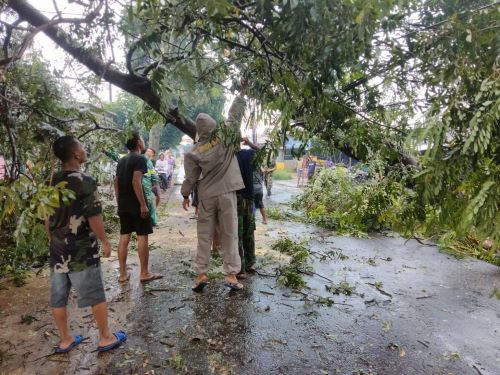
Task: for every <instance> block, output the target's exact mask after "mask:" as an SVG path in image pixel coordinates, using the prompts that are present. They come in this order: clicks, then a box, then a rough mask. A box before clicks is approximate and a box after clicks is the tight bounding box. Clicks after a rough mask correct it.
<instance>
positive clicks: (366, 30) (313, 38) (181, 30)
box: [0, 0, 500, 238]
mask: <svg viewBox="0 0 500 375" xmlns="http://www.w3.org/2000/svg"><path fill="white" fill-rule="evenodd" d="M55 3H57V1H56V2H55ZM77 3H78V4H80V6H81V12H82V17H81V18H77V19H75V18H67V17H66V16H65V15H64V14H62V13H61V12H59V11H57V12H56V15H55V16H54V17H52V18H50V19H49V18H48V17H47V16H45V15H44V14H43V13H42V12H40V11H39V10H38V9H37V7H36V5H31V4H30V3H29V2H28V1H27V0H8V1H7V3H6V4H4V5H2V6H1V7H2V11H3V12H5V14H8V17H4V19H3V21H2V34H1V35H2V39H1V40H2V44H3V48H2V52H1V53H2V59H1V61H0V65H3V67H4V68H6V69H11V68H12V67H13V66H15V64H16V60H19V59H21V58H22V55H23V52H24V51H25V50H26V48H27V46H28V45H29V43H30V42H31V40H32V38H33V36H34V35H35V34H36V33H39V32H44V33H45V34H46V35H48V36H49V37H50V38H51V39H52V40H53V41H54V42H55V43H56V44H57V45H58V46H60V47H61V48H62V49H64V50H65V51H66V52H67V53H68V54H69V55H71V56H72V57H73V58H74V59H75V60H76V61H78V62H79V63H80V64H82V65H83V66H85V67H87V68H88V69H89V70H90V71H92V72H93V73H95V75H96V76H97V77H99V78H100V79H103V80H106V81H109V82H111V83H112V84H114V85H116V86H118V87H120V88H122V89H123V90H125V91H126V92H128V93H130V94H132V95H135V96H137V97H138V98H140V99H141V100H143V101H144V103H146V104H147V105H148V106H149V107H150V108H151V109H152V110H154V111H156V112H157V113H158V114H159V115H160V116H161V117H163V118H164V119H165V121H167V122H171V123H172V124H173V125H174V126H175V127H177V128H178V129H179V130H180V131H182V132H184V133H186V134H188V135H189V136H191V137H193V138H194V135H195V127H194V123H193V121H192V120H190V119H189V116H190V115H192V113H190V112H189V110H187V109H186V107H184V106H183V105H182V104H183V102H184V99H185V98H187V97H194V96H199V97H202V96H204V95H209V94H211V93H213V91H214V90H224V89H227V88H229V89H234V90H238V87H239V82H240V81H241V80H245V81H248V87H247V89H246V91H245V92H246V95H247V96H248V97H250V98H252V99H254V100H255V101H256V102H257V103H258V105H259V106H260V107H261V109H262V111H264V112H266V111H267V112H273V113H278V114H279V121H278V123H277V124H275V125H276V126H275V127H274V130H273V132H272V136H273V137H275V139H276V140H280V141H282V140H283V138H286V137H287V136H289V135H293V136H294V137H295V138H297V139H300V140H302V141H304V144H305V143H306V142H307V141H309V140H310V139H313V138H318V139H321V141H322V142H323V143H324V144H326V145H327V147H330V148H335V149H338V150H342V151H343V152H345V153H346V154H348V155H349V156H352V157H355V158H356V159H359V160H361V161H370V160H374V159H377V160H382V161H383V162H384V163H386V165H387V169H391V168H394V167H398V168H401V169H405V168H406V167H408V166H412V167H411V168H410V169H407V170H406V171H405V172H404V173H406V174H409V178H406V177H405V179H404V181H406V182H405V183H406V187H407V188H411V189H414V190H415V191H416V192H417V195H416V198H415V202H416V203H415V204H416V206H415V210H414V212H413V215H414V216H415V217H417V218H418V220H419V221H420V222H421V223H425V225H420V227H419V228H420V230H423V229H422V228H431V227H436V226H438V227H439V228H443V230H453V231H456V232H457V233H459V232H460V233H469V232H471V231H475V232H477V233H479V234H480V235H481V236H482V237H494V238H498V235H499V233H500V230H499V229H500V218H499V213H498V212H499V210H498V208H499V207H498V205H499V200H498V197H499V196H500V190H499V189H500V183H499V180H500V176H499V174H500V169H499V167H498V162H499V159H500V156H499V151H498V139H499V133H500V125H499V111H500V102H499V101H500V99H499V98H500V96H499V95H498V94H499V92H500V77H499V62H500V61H499V56H498V51H499V50H500V48H499V47H500V37H499V35H500V33H499V32H498V29H499V27H500V24H499V22H498V19H499V12H500V6H499V3H498V2H494V1H484V0H374V1H364V0H279V1H278V0H257V1H253V2H244V1H240V0H232V1H231V0H203V1H202V0H183V1H181V0H163V1H160V0H141V1H134V2H126V3H124V2H122V1H114V0H107V1H104V0H86V1H78V2H77ZM33 4H34V3H33ZM120 56H121V57H122V58H119V57H120ZM200 88H201V90H200ZM175 107H179V109H180V113H183V114H185V115H186V116H182V115H178V111H176V110H175ZM212 109H215V108H212ZM419 145H420V146H422V145H424V146H425V148H426V151H425V154H424V155H423V156H419V155H418V153H417V146H419ZM386 172H387V170H386ZM429 212H432V215H430V214H429Z"/></svg>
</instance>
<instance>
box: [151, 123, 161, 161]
mask: <svg viewBox="0 0 500 375" xmlns="http://www.w3.org/2000/svg"><path fill="white" fill-rule="evenodd" d="M162 130H163V125H161V124H155V125H153V127H152V128H151V129H150V130H149V141H148V145H149V148H152V149H153V150H155V151H156V157H158V153H159V152H160V138H161V131H162Z"/></svg>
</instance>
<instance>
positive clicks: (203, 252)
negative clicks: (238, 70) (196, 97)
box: [181, 95, 246, 292]
mask: <svg viewBox="0 0 500 375" xmlns="http://www.w3.org/2000/svg"><path fill="white" fill-rule="evenodd" d="M245 106H246V101H245V99H244V98H243V96H242V95H240V96H237V97H236V98H235V100H234V101H233V104H232V105H231V108H230V110H229V116H228V120H227V122H226V123H227V124H228V125H229V126H228V129H231V130H232V131H235V132H238V134H239V128H240V123H241V119H242V117H243V114H244V112H245ZM215 128H216V123H215V120H214V119H213V118H212V117H210V116H209V115H208V114H206V113H200V114H199V115H198V116H197V117H196V132H197V138H198V142H197V143H196V144H195V146H194V147H193V149H192V150H191V151H190V152H188V153H187V154H186V155H185V157H184V168H185V172H186V175H185V178H184V182H183V183H182V187H181V194H182V196H183V197H184V201H183V203H182V206H183V207H184V209H185V210H187V208H188V207H189V194H190V193H191V191H192V189H193V187H194V185H195V183H198V199H199V202H198V208H199V216H198V222H197V233H198V247H197V251H196V257H195V260H194V263H195V269H196V271H197V273H198V276H197V278H196V281H195V284H194V285H193V287H192V290H193V291H195V292H199V291H201V290H203V288H204V287H205V286H206V285H207V284H208V277H207V271H208V263H209V261H210V250H211V246H212V240H213V233H214V228H215V225H216V223H218V225H219V232H220V243H221V251H222V256H223V260H224V264H223V270H224V273H225V274H226V277H225V285H226V286H227V287H228V288H230V289H231V290H240V289H242V288H243V285H242V284H240V283H239V282H238V280H237V279H236V275H237V274H238V273H239V272H240V270H241V260H240V256H239V253H238V216H237V211H236V207H237V202H236V191H237V190H240V189H242V188H244V187H245V185H244V183H243V179H242V177H241V172H240V168H239V166H238V161H237V159H236V156H235V152H236V150H235V148H234V146H233V145H232V144H229V145H225V144H224V142H223V140H221V139H220V138H218V137H216V136H214V133H213V132H214V130H215Z"/></svg>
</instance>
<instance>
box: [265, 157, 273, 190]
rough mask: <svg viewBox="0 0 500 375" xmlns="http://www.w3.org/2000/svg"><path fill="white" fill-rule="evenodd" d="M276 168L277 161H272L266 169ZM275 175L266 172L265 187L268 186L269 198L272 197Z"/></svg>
mask: <svg viewBox="0 0 500 375" xmlns="http://www.w3.org/2000/svg"><path fill="white" fill-rule="evenodd" d="M275 167H276V161H274V160H271V161H270V162H269V163H267V165H266V169H272V168H275ZM273 173H274V172H264V185H266V191H267V196H268V197H270V196H271V189H272V188H273Z"/></svg>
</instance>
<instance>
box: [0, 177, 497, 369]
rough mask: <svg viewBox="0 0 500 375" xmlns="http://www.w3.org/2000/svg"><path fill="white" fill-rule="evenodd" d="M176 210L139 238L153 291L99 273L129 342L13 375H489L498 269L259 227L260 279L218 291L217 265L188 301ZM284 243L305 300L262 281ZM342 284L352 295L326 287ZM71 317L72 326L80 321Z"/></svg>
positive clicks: (183, 225) (286, 186)
mask: <svg viewBox="0 0 500 375" xmlns="http://www.w3.org/2000/svg"><path fill="white" fill-rule="evenodd" d="M297 192H298V190H297V189H296V188H294V187H293V185H292V184H290V183H287V182H279V181H277V182H276V183H275V194H274V195H273V197H271V199H268V200H267V201H266V203H267V205H268V206H276V207H283V208H285V209H286V203H287V202H288V201H289V200H290V198H291V196H293V195H294V194H296V193H297ZM178 198H180V196H179V195H178V194H177V193H174V194H173V195H171V197H170V203H168V204H166V205H165V207H164V211H165V212H168V215H163V217H162V219H161V225H160V227H161V228H160V229H159V230H157V231H156V233H155V234H154V235H153V236H152V238H151V242H152V243H153V246H152V247H153V248H154V250H153V251H152V252H151V264H152V268H153V271H154V272H156V273H160V274H162V275H164V278H163V279H161V280H156V281H154V282H152V283H150V284H148V285H147V286H144V285H139V283H138V280H137V275H136V272H135V271H136V268H137V259H136V258H134V257H133V256H132V257H131V260H130V264H131V268H132V273H133V277H132V279H131V281H130V282H129V283H128V284H125V285H122V286H120V285H118V283H117V281H116V277H117V270H116V267H117V264H116V263H117V262H116V260H113V259H112V260H111V261H109V262H106V264H105V265H104V268H105V269H106V272H105V275H106V276H105V278H106V283H107V285H108V297H109V299H110V307H111V309H112V311H111V312H110V315H111V320H112V325H113V327H115V328H124V329H125V330H127V331H128V333H129V339H128V341H127V343H126V344H125V345H124V346H123V347H122V348H120V349H119V350H116V351H115V352H114V353H108V354H104V355H100V356H98V355H97V354H96V353H94V352H92V350H93V349H94V348H93V346H92V345H86V346H83V347H81V348H79V349H78V351H75V353H71V355H70V356H69V357H65V359H66V358H67V361H62V362H56V361H46V360H45V359H41V360H37V361H35V362H31V363H32V365H26V364H25V365H24V370H23V369H22V368H21V367H19V368H18V369H17V371H18V372H17V373H40V374H47V373H68V374H69V373H71V374H73V373H78V374H104V373H106V374H181V373H188V374H387V375H391V374H484V375H486V374H499V373H500V333H499V329H500V301H499V300H497V299H495V298H490V297H489V296H490V293H491V291H492V290H493V288H494V287H495V286H496V287H497V288H500V268H498V267H495V266H493V265H490V264H487V263H484V262H480V261H475V260H462V261H457V260H456V259H454V258H452V257H450V256H448V255H445V254H442V253H439V252H438V250H437V249H436V248H435V247H427V246H422V245H420V244H418V243H417V242H415V241H408V242H406V241H405V239H402V238H399V237H385V236H381V235H377V236H372V237H370V238H366V239H358V238H350V237H336V236H333V235H332V233H329V232H327V231H324V230H321V229H319V228H316V227H314V226H309V225H305V224H302V223H297V222H288V221H271V223H270V224H269V225H268V226H264V225H262V224H260V218H258V220H257V224H258V230H257V232H256V238H257V246H256V247H257V254H258V255H259V264H261V268H260V273H261V275H255V276H251V277H249V278H248V279H246V280H244V284H245V289H244V290H243V291H242V292H239V293H236V292H229V291H228V290H227V289H226V288H224V287H223V285H222V275H221V274H220V270H221V267H220V263H216V264H215V266H214V267H212V269H211V273H210V275H211V278H212V280H211V283H210V285H209V286H208V287H207V289H206V290H205V291H204V292H203V293H200V294H194V293H192V292H191V290H190V285H191V283H192V278H193V274H192V271H191V268H190V261H191V258H192V257H193V255H194V250H195V247H196V239H195V220H193V219H190V218H189V217H190V214H186V213H185V212H183V211H182V209H181V208H180V199H178ZM284 236H288V237H290V238H292V239H294V240H305V241H306V242H307V245H308V248H309V249H310V250H311V252H312V254H311V257H310V259H309V263H310V265H311V266H312V267H313V270H314V273H315V274H312V275H311V276H305V278H306V281H307V283H308V288H305V289H303V290H301V291H300V292H299V291H292V290H290V289H288V288H283V287H280V286H278V285H277V283H276V278H275V277H274V275H275V268H276V267H277V266H278V265H279V264H280V263H283V262H286V257H284V256H282V255H280V254H278V253H276V252H273V251H272V250H270V244H271V243H273V242H274V241H275V240H276V239H278V238H280V237H284ZM340 283H343V284H342V285H344V286H347V287H348V289H349V290H351V291H352V294H351V295H350V296H346V295H343V294H339V295H335V294H333V293H332V292H331V291H329V290H327V288H326V286H330V287H332V286H338V285H339V284H340ZM331 301H333V304H331ZM325 302H330V304H331V305H329V303H325ZM72 313H73V314H74V316H76V318H74V320H73V321H74V323H73V325H76V324H78V321H79V320H78V319H80V321H81V319H82V316H84V315H86V314H88V312H85V311H82V310H77V309H75V308H73V310H72ZM78 314H79V315H78ZM2 319H3V318H2ZM0 322H2V320H0ZM49 322H50V320H49ZM87 323H88V324H87V325H83V327H84V329H86V330H87V332H88V334H89V336H92V335H93V334H94V333H95V328H93V327H92V324H91V323H90V322H87ZM42 342H43V341H42ZM27 358H28V359H29V356H28V357H27ZM8 363H9V362H7V365H8ZM37 364H38V366H37ZM4 368H6V369H9V371H6V372H5V373H12V372H10V370H13V371H15V370H16V369H15V368H14V367H12V366H11V367H4ZM28 369H29V370H28ZM26 371H28V372H26ZM2 373H4V372H3V371H2ZM14 373H16V372H14Z"/></svg>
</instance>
